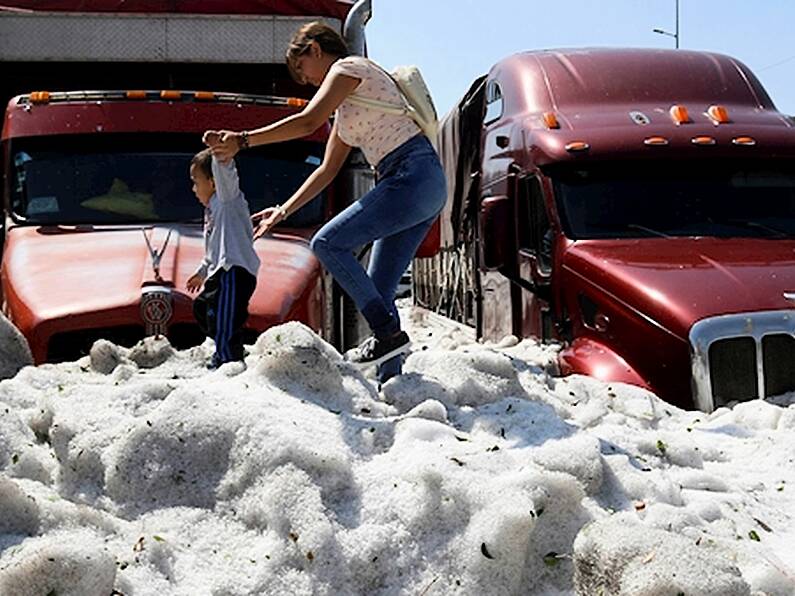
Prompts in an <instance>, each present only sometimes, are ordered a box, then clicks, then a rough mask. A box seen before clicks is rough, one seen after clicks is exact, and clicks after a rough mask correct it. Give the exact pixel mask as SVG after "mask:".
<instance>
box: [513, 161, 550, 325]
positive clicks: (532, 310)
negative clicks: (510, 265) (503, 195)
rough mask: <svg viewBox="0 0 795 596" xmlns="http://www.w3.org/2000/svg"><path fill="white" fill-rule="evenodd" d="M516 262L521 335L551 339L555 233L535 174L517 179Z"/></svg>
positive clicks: (520, 176)
mask: <svg viewBox="0 0 795 596" xmlns="http://www.w3.org/2000/svg"><path fill="white" fill-rule="evenodd" d="M514 196H515V197H516V203H515V208H516V211H515V213H516V219H517V221H516V227H517V229H516V235H517V239H516V240H517V242H516V246H517V250H518V254H517V264H518V272H517V273H518V276H519V280H520V283H519V284H518V285H519V287H520V288H521V300H520V302H521V307H520V309H519V310H520V312H521V321H520V323H519V325H520V330H519V332H520V334H521V336H522V337H529V336H535V337H539V338H541V339H544V340H547V339H551V337H552V335H553V333H552V311H551V305H550V295H551V292H550V285H551V276H552V255H553V254H554V250H553V246H552V244H553V242H554V235H553V233H552V228H551V227H550V223H549V217H548V215H547V210H546V206H545V202H544V191H543V188H542V185H541V181H540V180H539V178H538V177H537V176H534V175H519V176H517V178H516V187H515V195H514Z"/></svg>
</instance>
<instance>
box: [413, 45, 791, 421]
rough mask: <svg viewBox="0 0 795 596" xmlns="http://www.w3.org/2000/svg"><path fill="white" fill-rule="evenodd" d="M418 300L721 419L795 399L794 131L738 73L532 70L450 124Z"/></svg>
mask: <svg viewBox="0 0 795 596" xmlns="http://www.w3.org/2000/svg"><path fill="white" fill-rule="evenodd" d="M440 145H441V148H440V152H441V155H442V158H443V161H444V163H445V168H446V171H447V174H448V180H449V189H450V197H449V200H448V205H447V208H446V210H445V211H444V213H443V215H442V220H441V224H442V225H441V240H440V243H441V252H440V253H439V254H438V255H437V256H435V257H433V258H431V259H417V260H415V262H414V267H413V279H414V290H415V297H416V298H415V300H416V301H417V302H418V303H419V304H422V305H424V306H427V307H429V308H431V309H433V310H435V311H437V312H441V313H443V314H446V315H447V316H450V317H453V318H455V319H457V320H460V321H463V322H465V323H468V324H470V325H472V326H473V327H475V328H476V330H477V336H478V337H481V338H485V339H496V338H500V337H501V336H503V335H505V334H515V335H516V336H519V337H531V336H532V337H538V338H541V339H543V340H545V341H559V342H562V345H563V347H562V349H561V351H560V354H559V365H560V369H561V371H562V372H563V373H581V374H586V375H592V376H594V377H597V378H599V379H603V380H606V381H622V382H627V383H632V384H635V385H639V386H641V387H645V388H647V389H650V390H651V391H653V392H655V393H656V394H658V395H660V396H661V397H662V398H664V399H665V400H667V401H669V402H671V403H673V404H676V405H679V406H682V407H686V408H692V407H694V406H695V407H697V408H700V409H702V410H705V411H712V410H713V409H715V408H717V407H720V406H722V405H725V404H729V403H731V402H733V401H741V400H748V399H752V398H764V397H768V396H773V395H778V394H782V393H786V392H790V391H794V390H795V337H794V336H793V334H794V333H795V160H794V159H793V158H794V157H795V124H794V123H793V121H792V119H791V118H789V117H787V116H785V115H783V114H781V113H780V112H778V111H777V110H776V108H775V106H774V105H773V102H772V101H771V100H770V98H769V97H768V95H767V93H766V92H765V90H764V89H763V87H762V85H761V84H760V83H759V81H758V80H757V78H756V77H755V76H754V74H753V73H752V72H751V71H750V70H749V69H748V68H747V67H746V66H744V65H743V64H742V63H740V62H739V61H737V60H735V59H733V58H730V57H727V56H723V55H719V54H713V53H704V52H691V51H679V50H629V49H624V50H612V49H584V50H566V51H540V52H526V53H521V54H516V55H513V56H510V57H508V58H506V59H504V60H502V61H501V62H499V63H497V64H496V65H494V67H493V68H492V69H491V70H490V71H489V73H488V74H487V75H486V76H483V77H481V78H479V79H478V80H477V81H475V82H474V83H473V85H472V86H471V88H470V90H469V91H468V92H467V94H466V95H465V96H464V97H463V99H462V100H461V101H460V102H459V103H458V105H457V106H456V107H455V108H454V109H453V110H452V111H451V112H450V114H448V116H447V117H446V118H445V120H444V121H443V123H442V129H441V138H440Z"/></svg>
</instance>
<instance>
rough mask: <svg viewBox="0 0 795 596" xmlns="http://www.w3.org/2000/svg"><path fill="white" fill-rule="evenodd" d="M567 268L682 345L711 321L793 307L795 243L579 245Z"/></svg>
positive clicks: (663, 241) (570, 254) (734, 241)
mask: <svg viewBox="0 0 795 596" xmlns="http://www.w3.org/2000/svg"><path fill="white" fill-rule="evenodd" d="M563 267H564V269H566V270H568V271H569V272H572V273H574V274H575V275H579V276H581V277H583V278H585V279H586V280H587V281H588V282H590V283H592V284H594V285H595V286H598V287H600V288H602V290H604V291H605V292H607V293H608V294H611V295H612V296H613V297H615V298H616V299H617V300H619V301H621V302H624V303H625V304H626V305H627V306H629V307H630V308H632V309H634V310H635V311H637V312H638V313H640V314H642V315H644V316H646V317H649V318H651V319H653V320H654V321H656V322H657V323H658V324H660V325H661V326H662V327H664V328H666V329H668V330H669V331H670V332H671V333H673V334H675V335H677V336H679V337H681V338H682V339H687V337H688V334H689V330H690V327H691V326H692V325H693V323H695V322H696V321H698V320H700V319H703V318H706V317H710V316H714V315H719V314H728V313H739V312H749V311H762V310H783V309H793V308H795V304H794V303H793V302H790V301H788V300H787V299H786V298H785V297H784V293H785V292H795V240H760V239H748V238H732V239H719V238H670V239H669V238H659V239H658V238H653V239H638V240H620V241H619V240H609V241H605V240H581V241H576V242H574V243H573V244H572V245H571V246H570V247H569V248H568V249H567V250H566V252H565V256H564V261H563Z"/></svg>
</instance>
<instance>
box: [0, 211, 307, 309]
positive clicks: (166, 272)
mask: <svg viewBox="0 0 795 596" xmlns="http://www.w3.org/2000/svg"><path fill="white" fill-rule="evenodd" d="M169 230H170V231H171V234H170V237H169V238H168V242H167V243H166V238H167V236H168V234H169ZM144 233H146V234H147V236H149V239H150V243H151V245H152V248H153V249H155V250H157V251H160V250H161V249H162V247H163V246H164V244H165V246H166V247H165V251H164V252H163V256H162V260H161V263H160V274H161V278H162V283H163V284H164V285H170V286H173V287H174V288H175V291H176V294H177V296H176V297H175V298H176V299H177V300H178V302H181V303H185V304H190V302H191V300H190V299H189V298H188V295H187V292H186V290H185V283H186V281H187V279H188V278H189V277H190V276H191V275H192V274H193V273H194V272H195V271H196V269H197V267H198V266H199V263H200V262H201V260H202V258H203V256H204V241H203V236H202V229H201V226H198V225H162V226H161V225H158V226H154V227H151V226H149V227H146V228H141V227H137V226H136V227H132V226H123V227H110V226H101V227H100V226H68V227H62V226H49V227H20V228H13V229H11V230H9V233H8V238H7V244H6V248H5V255H4V259H3V261H4V271H3V278H4V286H5V287H4V289H5V291H6V300H10V299H11V295H13V297H14V299H15V300H16V301H18V303H20V304H23V305H25V308H26V309H27V310H29V311H30V312H29V315H30V318H31V320H32V322H34V323H35V322H36V321H43V320H52V319H57V318H63V317H74V316H79V315H81V314H85V313H97V312H113V311H117V310H120V309H121V310H124V309H125V308H135V309H137V308H138V305H139V303H140V299H141V288H142V287H143V286H144V285H149V284H157V283H158V281H157V279H156V277H155V274H154V269H153V266H152V256H151V254H150V251H149V248H148V247H147V243H146V240H145V238H144ZM256 249H257V253H258V254H259V257H260V260H261V262H262V265H261V267H260V271H259V275H258V277H259V279H260V280H268V281H269V283H268V284H267V286H268V287H267V288H266V287H264V286H265V284H262V283H260V284H258V288H257V292H255V294H254V296H253V297H252V301H251V308H250V312H251V315H252V316H256V317H257V318H259V319H260V320H266V321H269V322H271V323H273V322H278V321H281V320H283V319H284V318H285V317H286V315H287V314H288V313H289V311H290V309H291V308H292V306H293V303H294V301H295V300H296V299H298V298H299V297H300V296H301V295H302V294H303V293H304V291H305V290H306V287H307V285H308V284H309V283H311V282H312V281H313V280H314V279H315V277H316V276H317V275H318V274H319V271H320V269H319V265H318V263H317V260H316V259H315V258H314V256H313V255H312V253H311V250H310V249H309V246H308V243H307V241H306V240H305V239H303V238H301V237H298V236H295V237H291V236H281V237H279V236H276V237H269V238H266V239H262V240H258V241H257V243H256ZM175 314H176V313H175Z"/></svg>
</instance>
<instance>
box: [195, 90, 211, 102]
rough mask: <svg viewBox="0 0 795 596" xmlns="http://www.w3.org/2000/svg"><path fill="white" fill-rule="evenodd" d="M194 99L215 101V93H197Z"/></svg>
mask: <svg viewBox="0 0 795 596" xmlns="http://www.w3.org/2000/svg"><path fill="white" fill-rule="evenodd" d="M193 98H194V99H201V100H203V101H212V100H213V99H215V93H213V92H212V91H197V92H196V93H194V94H193Z"/></svg>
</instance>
